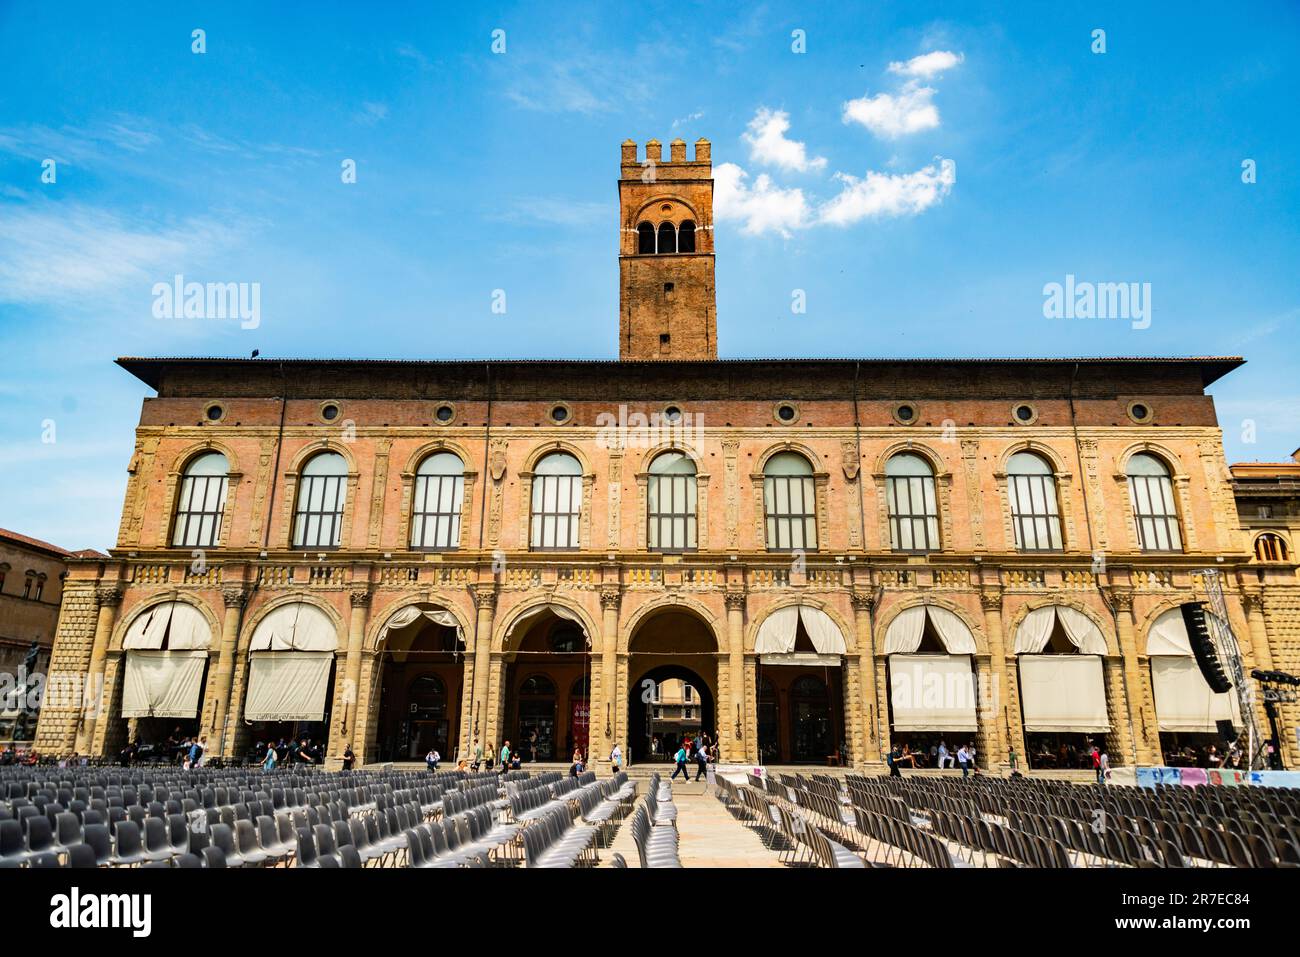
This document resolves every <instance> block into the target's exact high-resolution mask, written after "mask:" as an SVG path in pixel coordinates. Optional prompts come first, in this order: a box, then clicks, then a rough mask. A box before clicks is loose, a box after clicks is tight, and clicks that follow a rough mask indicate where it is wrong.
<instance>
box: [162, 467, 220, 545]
mask: <svg viewBox="0 0 1300 957" xmlns="http://www.w3.org/2000/svg"><path fill="white" fill-rule="evenodd" d="M229 472H230V466H229V464H228V463H227V462H226V457H225V456H224V455H222V454H221V453H220V452H204V453H203V454H202V455H197V456H195V457H194V458H193V459H191V460H190V463H189V464H188V465H187V466H185V476H184V478H182V479H181V493H180V495H179V496H178V497H177V499H176V520H175V522H174V523H173V525H172V545H174V546H179V547H183V548H213V547H215V546H216V545H217V543H218V542H219V541H220V540H221V520H222V516H223V515H224V514H225V511H226V479H227V475H228V474H229Z"/></svg>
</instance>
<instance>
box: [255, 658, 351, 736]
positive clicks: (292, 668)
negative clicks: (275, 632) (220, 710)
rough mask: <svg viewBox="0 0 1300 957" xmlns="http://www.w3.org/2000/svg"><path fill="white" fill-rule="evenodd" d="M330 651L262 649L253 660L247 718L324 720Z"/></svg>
mask: <svg viewBox="0 0 1300 957" xmlns="http://www.w3.org/2000/svg"><path fill="white" fill-rule="evenodd" d="M333 660H334V654H333V653H332V652H328V651H259V652H255V653H254V654H253V656H252V659H251V660H250V662H249V673H248V696H247V698H246V699H245V704H244V718H245V720H247V721H320V720H321V719H322V718H324V717H325V697H326V695H327V694H328V693H329V677H330V664H331V662H333Z"/></svg>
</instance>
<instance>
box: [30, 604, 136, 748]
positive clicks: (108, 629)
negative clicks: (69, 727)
mask: <svg viewBox="0 0 1300 957" xmlns="http://www.w3.org/2000/svg"><path fill="white" fill-rule="evenodd" d="M94 594H95V605H96V606H97V607H96V612H95V637H94V641H93V643H92V645H91V649H90V660H89V662H88V664H87V667H86V671H85V676H86V690H85V693H84V695H83V700H84V703H85V705H86V710H85V714H84V716H83V718H82V720H81V722H80V724H79V725H78V727H77V735H76V741H75V743H74V745H73V750H75V751H76V752H78V753H79V754H89V753H90V750H91V748H92V747H93V746H94V741H95V723H96V721H98V720H99V719H100V718H101V717H104V718H107V715H108V709H109V708H110V707H111V706H112V701H111V700H108V699H107V697H106V695H105V694H104V656H105V655H106V654H107V652H108V640H109V638H110V637H111V636H112V634H113V622H114V620H115V619H116V618H117V609H118V607H119V606H120V605H121V604H122V589H121V588H119V587H117V586H116V585H99V586H96V588H95V592H94ZM51 665H53V656H51ZM50 671H51V673H52V672H53V671H54V669H53V667H51V668H50ZM92 702H97V703H95V704H92ZM37 750H39V748H38V749H37Z"/></svg>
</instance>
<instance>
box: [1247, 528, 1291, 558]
mask: <svg viewBox="0 0 1300 957" xmlns="http://www.w3.org/2000/svg"><path fill="white" fill-rule="evenodd" d="M1255 557H1256V558H1257V559H1259V560H1260V561H1261V562H1284V561H1286V560H1287V557H1288V555H1287V547H1286V539H1284V538H1283V537H1282V536H1281V535H1274V534H1273V533H1272V532H1265V533H1264V534H1263V535H1261V536H1259V538H1257V539H1255Z"/></svg>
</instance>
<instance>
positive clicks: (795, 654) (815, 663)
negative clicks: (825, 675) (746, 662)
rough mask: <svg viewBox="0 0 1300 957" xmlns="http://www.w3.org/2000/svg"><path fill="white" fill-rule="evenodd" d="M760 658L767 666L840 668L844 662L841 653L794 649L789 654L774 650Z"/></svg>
mask: <svg viewBox="0 0 1300 957" xmlns="http://www.w3.org/2000/svg"><path fill="white" fill-rule="evenodd" d="M758 660H759V661H760V662H762V664H763V665H764V666H765V667H766V666H771V665H778V666H782V667H787V668H788V667H792V666H793V667H799V668H838V667H839V666H840V665H842V664H843V663H844V662H843V661H841V660H840V656H839V655H816V654H811V653H809V652H806V651H792V652H790V653H789V654H781V653H780V652H773V653H771V654H765V655H759V656H758Z"/></svg>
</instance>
